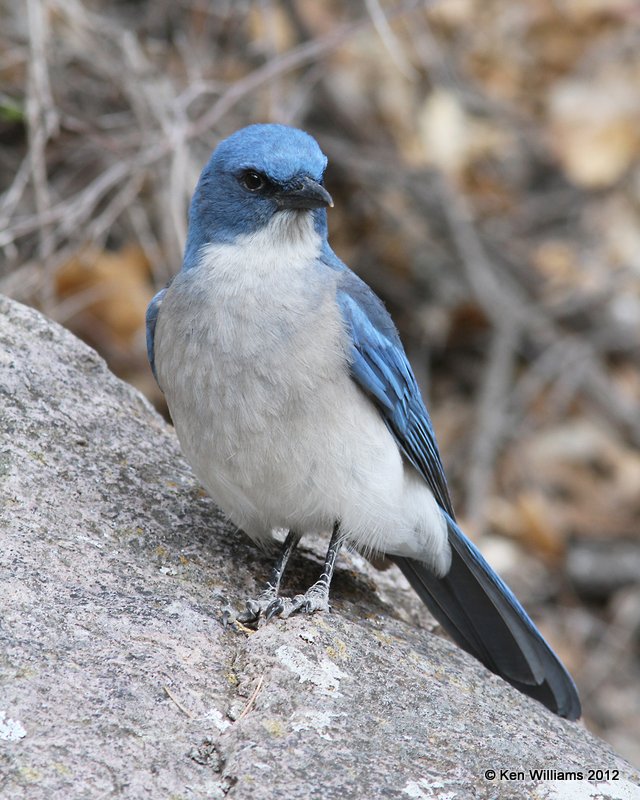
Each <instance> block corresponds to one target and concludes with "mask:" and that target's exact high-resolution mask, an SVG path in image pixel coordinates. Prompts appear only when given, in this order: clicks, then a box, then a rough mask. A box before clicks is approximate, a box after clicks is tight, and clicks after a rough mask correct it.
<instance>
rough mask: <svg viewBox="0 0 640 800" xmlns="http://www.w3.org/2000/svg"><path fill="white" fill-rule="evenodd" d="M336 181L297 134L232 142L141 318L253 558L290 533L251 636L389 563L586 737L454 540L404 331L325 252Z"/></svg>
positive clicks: (473, 648) (539, 646) (178, 412)
mask: <svg viewBox="0 0 640 800" xmlns="http://www.w3.org/2000/svg"><path fill="white" fill-rule="evenodd" d="M326 166H327V158H326V156H325V155H324V154H323V152H322V150H321V149H320V146H319V145H318V143H317V142H316V140H315V139H314V138H313V137H312V136H310V135H309V134H308V133H306V132H304V131H302V130H299V129H297V128H294V127H290V126H286V125H280V124H274V123H268V124H267V123H265V124H254V125H249V126H248V127H244V128H242V129H240V130H237V131H236V132H235V133H233V134H231V135H230V136H228V137H227V138H225V139H223V140H221V141H220V142H219V143H218V145H217V147H216V148H215V149H214V151H213V153H212V155H211V157H210V159H209V161H208V162H207V164H206V165H205V167H204V169H203V170H202V173H201V176H200V179H199V181H198V184H197V186H196V189H195V191H194V194H193V197H192V199H191V204H190V207H189V224H188V231H187V240H186V245H185V251H184V260H183V264H182V268H181V270H180V271H179V272H178V273H177V274H176V275H175V276H174V278H173V279H172V280H171V281H170V282H169V284H168V285H167V286H166V287H165V288H163V289H161V290H160V291H159V292H158V293H157V294H156V295H155V297H154V298H153V300H152V301H151V303H150V304H149V307H148V310H147V316H146V323H147V349H148V356H149V361H150V364H151V368H152V371H153V374H154V375H155V377H156V380H157V382H158V384H159V386H160V388H161V390H162V391H163V393H164V395H165V398H166V401H167V405H168V408H169V411H170V414H171V417H172V420H173V424H174V426H175V430H176V433H177V436H178V439H179V441H180V445H181V448H182V451H183V453H184V454H185V456H186V458H187V460H188V461H189V462H190V464H191V466H192V468H193V470H194V473H195V475H196V476H197V478H198V479H199V481H200V482H201V483H202V484H203V486H204V487H205V488H206V489H207V491H208V492H209V494H210V495H211V497H212V498H213V499H214V501H215V502H216V504H217V505H218V506H219V507H220V508H221V509H222V511H223V512H224V513H225V515H226V516H227V517H228V518H229V520H230V521H231V522H232V523H233V524H234V525H236V526H237V527H238V528H239V529H241V530H242V531H244V533H245V534H246V535H247V536H248V537H249V538H250V539H251V540H253V541H254V542H255V543H257V544H259V545H262V546H263V547H265V548H266V547H267V546H268V545H269V543H272V542H274V541H278V531H286V534H285V538H284V542H283V544H282V547H281V550H280V552H279V555H278V557H277V559H276V561H275V564H274V566H273V570H272V573H271V575H270V579H269V581H268V582H267V584H266V586H265V587H264V589H263V591H262V592H261V593H260V595H259V596H258V597H257V598H255V599H250V600H248V601H247V603H246V610H245V611H244V613H243V614H241V615H240V616H239V617H238V619H240V620H241V621H243V622H245V623H247V624H249V623H257V622H260V623H261V624H263V623H262V620H267V621H268V620H270V619H273V618H275V617H282V618H286V617H288V616H290V615H291V614H296V613H311V612H315V611H327V610H328V609H329V591H330V585H331V579H332V576H333V572H334V567H335V563H336V559H337V557H338V553H339V552H340V549H341V547H342V546H343V544H345V543H346V544H347V545H348V546H350V547H352V548H354V549H356V550H359V551H362V552H364V553H365V554H370V555H371V554H378V555H384V556H385V557H387V558H389V559H391V560H392V561H394V562H395V563H396V564H397V565H398V567H399V568H400V570H401V571H402V572H403V573H404V575H405V576H406V578H407V579H408V581H409V584H410V585H411V586H412V587H413V589H414V590H415V591H416V592H417V594H418V595H419V597H420V598H421V600H422V601H423V602H424V604H425V605H426V606H427V608H428V609H429V610H430V611H431V613H432V614H433V616H434V617H435V618H436V620H437V621H438V622H439V623H440V624H441V625H442V626H443V628H444V629H445V630H446V631H447V632H448V633H449V634H450V635H451V637H452V638H453V640H454V641H455V642H456V643H457V644H458V645H459V646H460V647H462V648H463V649H464V650H466V651H467V652H468V653H470V654H471V655H472V656H474V657H475V658H476V659H478V660H479V661H480V662H481V663H482V664H484V665H485V666H486V667H487V668H488V669H489V670H491V671H492V672H494V673H496V674H497V675H499V676H501V677H502V678H503V679H505V680H506V681H508V682H509V683H510V684H512V685H513V686H514V687H515V688H516V689H518V690H520V691H521V692H523V693H524V694H526V695H529V696H531V697H533V698H535V699H536V700H538V701H540V702H541V703H542V704H544V705H545V706H546V707H547V708H549V709H550V710H551V711H553V712H554V713H556V714H558V715H560V716H562V717H565V718H568V719H570V720H575V719H578V718H579V717H580V714H581V707H580V700H579V697H578V692H577V690H576V687H575V685H574V682H573V680H572V678H571V676H570V675H569V673H568V672H567V670H566V669H565V667H564V666H563V664H562V663H561V661H560V660H559V658H558V657H557V656H556V654H555V653H554V652H553V650H552V649H551V647H550V646H549V645H548V644H547V642H546V641H545V639H544V638H543V637H542V635H541V634H540V632H539V631H538V629H537V628H536V626H535V625H534V623H533V621H532V620H531V619H530V617H529V616H528V615H527V613H526V612H525V610H524V608H523V607H522V605H521V604H520V602H519V601H518V600H517V599H516V597H515V595H514V594H513V593H512V592H511V590H510V589H509V588H508V587H507V585H506V584H505V583H504V582H503V580H502V579H501V578H500V577H499V576H498V575H497V573H496V572H495V571H494V570H493V569H492V568H491V567H490V566H489V564H488V562H487V561H486V560H485V558H484V557H483V556H482V555H481V553H480V551H479V550H478V548H477V547H476V546H475V545H474V544H473V543H472V542H471V540H470V539H468V538H467V537H466V536H465V535H464V533H463V532H462V531H461V529H460V527H459V526H458V523H457V521H456V517H455V514H454V510H453V506H452V502H451V498H450V494H449V489H448V486H447V480H446V477H445V472H444V468H443V464H442V460H441V457H440V453H439V450H438V445H437V443H436V438H435V433H434V429H433V425H432V422H431V419H430V417H429V414H428V412H427V409H426V406H425V403H424V401H423V399H422V396H421V393H420V390H419V388H418V384H417V382H416V378H415V376H414V373H413V371H412V368H411V366H410V364H409V360H408V358H407V356H406V354H405V351H404V348H403V345H402V343H401V340H400V336H399V334H398V331H397V329H396V326H395V325H394V323H393V321H392V319H391V316H390V315H389V313H388V311H387V310H386V308H385V306H384V304H383V303H382V301H381V300H380V299H379V298H378V296H377V295H376V294H375V293H374V291H373V290H372V289H371V288H370V287H369V286H368V285H367V284H366V283H365V282H364V281H363V280H361V279H360V278H359V277H358V276H357V275H356V274H355V273H354V272H353V271H351V270H350V269H349V268H348V267H347V266H346V264H344V263H343V262H342V261H341V260H340V259H339V258H338V256H337V255H336V254H335V253H334V252H333V250H332V249H331V246H330V244H329V239H328V227H327V209H328V208H332V207H333V206H334V203H333V200H332V198H331V195H330V194H329V192H328V191H327V189H326V187H325V185H324V174H325V169H326ZM315 532H324V533H327V534H328V533H329V532H331V534H330V541H329V547H328V550H327V554H326V558H325V562H324V567H323V571H322V574H321V576H320V578H319V579H318V580H317V581H316V582H315V583H314V584H313V585H312V586H311V587H310V588H309V589H308V590H307V591H306V592H304V593H302V594H299V595H296V596H294V597H293V598H288V597H284V596H282V595H281V592H280V585H281V579H282V575H283V573H284V570H285V568H286V566H287V562H288V560H289V558H290V556H291V554H292V552H293V551H294V550H295V548H296V546H297V545H298V543H299V541H300V539H301V538H302V537H303V536H304V535H305V534H310V533H315ZM281 535H282V534H280V536H281Z"/></svg>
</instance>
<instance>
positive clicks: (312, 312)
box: [155, 212, 448, 569]
mask: <svg viewBox="0 0 640 800" xmlns="http://www.w3.org/2000/svg"><path fill="white" fill-rule="evenodd" d="M320 247H321V241H320V237H319V235H318V234H317V232H316V231H315V230H314V228H313V218H312V217H311V215H310V214H299V213H295V212H289V213H286V212H285V213H282V212H281V213H279V214H277V215H276V216H275V217H274V221H273V222H272V223H271V224H270V225H269V226H267V227H266V228H265V229H263V230H262V231H261V232H259V233H257V234H253V235H250V236H247V237H244V238H242V239H240V240H236V242H235V243H234V244H233V245H227V244H215V245H208V246H207V247H205V248H204V249H203V252H202V257H201V261H200V264H199V266H197V267H195V268H193V269H191V270H189V271H187V272H182V273H180V274H179V275H178V276H177V277H176V279H175V280H174V282H173V284H172V285H171V287H170V288H169V290H168V291H167V294H166V296H165V298H164V300H163V303H162V308H161V311H160V314H159V318H158V324H157V327H156V336H155V360H156V369H157V373H158V381H159V383H160V386H161V387H162V389H163V391H164V393H165V395H166V398H167V403H168V405H169V409H170V411H171V415H172V418H173V421H174V424H175V426H176V431H177V433H178V437H179V439H180V442H181V445H182V448H183V450H184V452H185V455H186V456H187V458H188V459H189V461H190V463H191V465H192V467H193V468H194V471H195V472H196V474H197V475H198V477H199V479H200V480H201V481H202V483H203V484H204V485H205V487H206V488H207V489H208V491H209V492H210V493H211V495H212V497H213V498H214V499H215V500H216V501H217V503H218V504H219V505H220V507H221V508H222V509H223V510H224V511H225V512H226V513H227V515H228V516H229V517H230V518H231V519H232V520H233V521H234V522H235V523H236V524H237V525H238V526H239V527H242V528H243V529H244V530H245V531H246V533H247V534H249V535H250V536H252V537H253V538H256V539H260V538H264V537H268V536H270V535H271V531H272V529H273V528H295V529H297V530H299V531H300V532H307V531H312V530H325V529H326V530H329V529H330V528H331V527H332V525H333V523H334V521H335V520H336V519H340V520H341V521H342V527H343V530H344V532H345V533H346V534H347V536H349V537H350V538H351V539H352V541H353V542H354V543H356V544H358V545H359V546H361V547H365V548H367V547H368V548H375V549H379V550H383V551H388V552H398V553H399V554H408V555H417V556H418V557H422V558H424V559H425V560H428V561H431V562H432V563H434V564H436V565H437V567H438V568H439V569H444V568H446V565H447V561H448V550H447V547H446V532H445V531H444V527H443V522H442V517H441V515H440V514H439V512H438V511H437V507H436V504H435V501H434V499H433V497H432V495H431V493H430V491H429V490H428V488H427V487H426V485H425V484H424V483H423V482H422V481H421V480H420V479H418V477H417V475H415V473H413V471H412V470H411V471H410V472H408V471H407V470H408V468H406V467H405V465H404V464H403V462H402V458H401V456H400V453H399V451H398V448H397V446H396V444H395V442H394V440H393V438H392V437H391V435H390V434H389V432H388V431H387V428H386V427H385V425H384V423H383V422H382V420H381V418H380V416H379V414H378V412H377V410H376V409H375V408H374V407H373V406H372V404H371V403H370V401H369V400H368V399H367V398H366V397H365V396H364V395H363V394H362V393H361V391H360V390H359V389H358V387H357V386H356V385H355V384H354V383H353V381H352V380H351V378H350V377H349V370H348V360H347V359H348V350H349V346H350V345H349V341H348V338H347V334H346V331H345V328H344V324H343V322H342V319H341V316H340V312H339V309H338V306H337V304H336V302H335V293H336V282H337V278H338V274H337V273H335V272H334V271H333V270H331V269H329V268H328V267H324V266H322V265H319V264H318V263H317V259H318V256H319V253H320Z"/></svg>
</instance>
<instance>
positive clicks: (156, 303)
mask: <svg viewBox="0 0 640 800" xmlns="http://www.w3.org/2000/svg"><path fill="white" fill-rule="evenodd" d="M168 288H169V287H168V286H165V287H164V289H160V291H159V292H158V294H157V295H156V296H155V297H154V298H153V300H152V301H151V302H150V303H149V306H148V307H147V315H146V323H147V357H148V359H149V364H150V365H151V371H152V372H153V377H154V378H155V379H156V380H158V376H157V375H156V364H155V352H154V345H155V336H156V323H157V321H158V314H159V312H160V306H161V305H162V299H163V297H164V296H165V294H166V293H167V289H168Z"/></svg>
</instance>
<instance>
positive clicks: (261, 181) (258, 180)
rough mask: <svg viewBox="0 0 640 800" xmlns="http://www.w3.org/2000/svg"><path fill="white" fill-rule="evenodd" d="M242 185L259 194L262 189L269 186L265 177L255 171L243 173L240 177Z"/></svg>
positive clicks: (250, 170)
mask: <svg viewBox="0 0 640 800" xmlns="http://www.w3.org/2000/svg"><path fill="white" fill-rule="evenodd" d="M240 183H241V184H242V185H243V186H244V188H245V189H247V190H248V191H250V192H259V191H260V189H263V188H264V187H265V186H266V185H267V182H266V180H265V178H264V176H262V175H261V174H260V173H259V172H256V171H255V170H253V169H249V170H247V171H246V172H243V173H242V175H241V176H240Z"/></svg>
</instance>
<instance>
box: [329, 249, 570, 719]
mask: <svg viewBox="0 0 640 800" xmlns="http://www.w3.org/2000/svg"><path fill="white" fill-rule="evenodd" d="M324 260H325V263H327V264H328V265H329V266H331V267H332V268H333V269H336V270H339V271H340V273H341V274H340V278H339V288H338V293H337V300H338V303H339V305H340V309H341V311H342V314H343V317H344V320H345V322H346V324H347V325H348V328H349V332H350V334H351V341H352V352H351V374H352V377H353V379H354V380H355V381H356V383H357V384H358V385H359V386H360V387H361V388H362V389H363V390H364V391H365V392H366V393H367V394H368V395H369V396H370V397H371V399H372V400H373V402H374V403H375V404H376V406H377V407H378V409H379V411H380V414H381V415H382V418H383V420H384V421H385V423H386V425H387V427H388V428H389V430H390V431H391V433H392V434H393V436H394V437H395V440H396V442H397V443H398V446H399V447H400V449H401V450H402V452H403V453H404V454H405V456H406V457H407V459H408V460H409V461H410V463H411V464H413V466H414V467H415V468H416V469H417V470H418V472H419V473H420V474H421V475H422V477H423V478H424V479H425V481H426V482H427V484H428V485H429V487H430V489H431V491H432V492H433V494H434V496H435V498H436V500H437V501H438V503H439V504H440V507H441V508H442V510H443V513H444V516H445V519H446V521H447V529H448V538H449V545H450V547H451V568H450V569H449V572H448V573H447V574H446V575H444V576H441V577H438V576H437V575H435V574H434V573H433V572H432V571H431V570H430V569H429V568H428V566H427V565H425V564H424V563H422V562H421V561H418V560H415V559H411V558H401V557H398V556H394V557H393V560H394V561H395V562H396V563H397V564H398V566H399V567H400V569H401V570H402V572H403V573H404V574H405V576H406V578H407V579H408V580H409V583H410V584H411V585H412V586H413V588H414V589H415V590H416V592H417V593H418V594H419V596H420V598H421V599H422V600H423V602H424V603H425V604H426V605H427V606H428V608H429V609H430V611H431V612H432V614H433V615H434V616H435V618H436V619H437V620H438V621H439V622H440V623H441V624H442V625H443V627H444V628H445V629H446V630H447V631H448V632H449V633H450V634H451V635H452V637H453V638H454V640H455V641H456V642H457V643H458V644H459V645H460V646H461V647H463V648H464V649H465V650H467V652H469V653H471V654H472V655H473V656H475V657H476V658H477V659H478V660H479V661H481V662H482V663H483V664H484V665H485V666H486V667H488V668H489V669H490V670H492V671H493V672H495V673H497V674H498V675H501V676H502V677H503V678H504V679H505V680H507V681H509V682H510V683H511V684H512V685H513V686H515V687H516V688H517V689H519V690H520V691H521V692H524V693H525V694H528V695H530V696H531V697H534V698H535V699H536V700H539V701H540V702H541V703H544V705H546V706H547V707H548V708H550V709H551V710H552V711H554V712H555V713H556V714H560V715H561V716H563V717H567V718H569V719H577V718H578V717H579V716H580V713H581V712H580V700H579V698H578V693H577V691H576V687H575V685H574V683H573V681H572V679H571V676H570V675H569V673H568V672H567V671H566V669H565V668H564V666H563V665H562V663H561V662H560V660H559V659H558V657H557V656H556V655H555V653H554V652H553V650H551V648H550V647H549V645H548V644H547V642H546V641H545V640H544V639H543V637H542V636H541V634H540V633H539V631H538V629H537V628H536V626H535V625H534V624H533V622H532V621H531V619H530V618H529V616H528V615H527V613H526V611H525V610H524V609H523V608H522V606H521V605H520V603H519V602H518V600H517V598H516V597H515V596H514V595H513V593H512V592H511V591H510V589H509V588H508V586H507V585H506V584H505V583H504V582H503V581H502V580H501V579H500V577H499V576H498V575H496V573H495V572H494V571H493V570H492V569H491V567H490V566H489V564H488V563H487V562H486V561H485V559H484V558H483V557H482V554H481V553H480V552H479V550H478V549H477V548H476V547H475V545H473V543H472V542H470V541H469V539H467V537H466V536H465V535H464V534H463V533H462V531H461V530H460V528H458V526H457V525H456V523H455V518H454V516H453V510H452V508H451V500H450V498H449V490H448V488H447V481H446V478H445V475H444V470H443V467H442V461H441V460H440V454H439V453H438V446H437V444H436V440H435V435H434V432H433V427H432V425H431V420H430V419H429V414H428V413H427V410H426V408H425V406H424V403H423V402H422V398H421V396H420V391H419V389H418V386H417V383H416V379H415V377H414V375H413V372H412V371H411V367H410V366H409V363H408V361H407V357H406V355H405V353H404V350H403V348H402V343H401V342H400V338H399V336H398V333H397V331H396V329H395V326H394V325H393V322H392V321H391V318H390V316H389V314H388V313H387V311H386V309H385V308H384V306H383V304H382V302H381V301H380V300H379V299H378V297H377V296H376V295H375V294H374V293H373V291H372V290H371V289H370V288H369V287H368V286H367V285H366V284H365V283H364V282H363V281H361V280H360V279H359V278H358V277H357V276H356V275H355V274H354V273H352V272H351V271H350V270H349V269H347V268H346V267H345V266H344V265H343V264H342V263H341V262H340V261H339V260H338V259H337V258H336V256H334V255H333V254H332V253H328V252H327V253H325V254H324Z"/></svg>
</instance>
